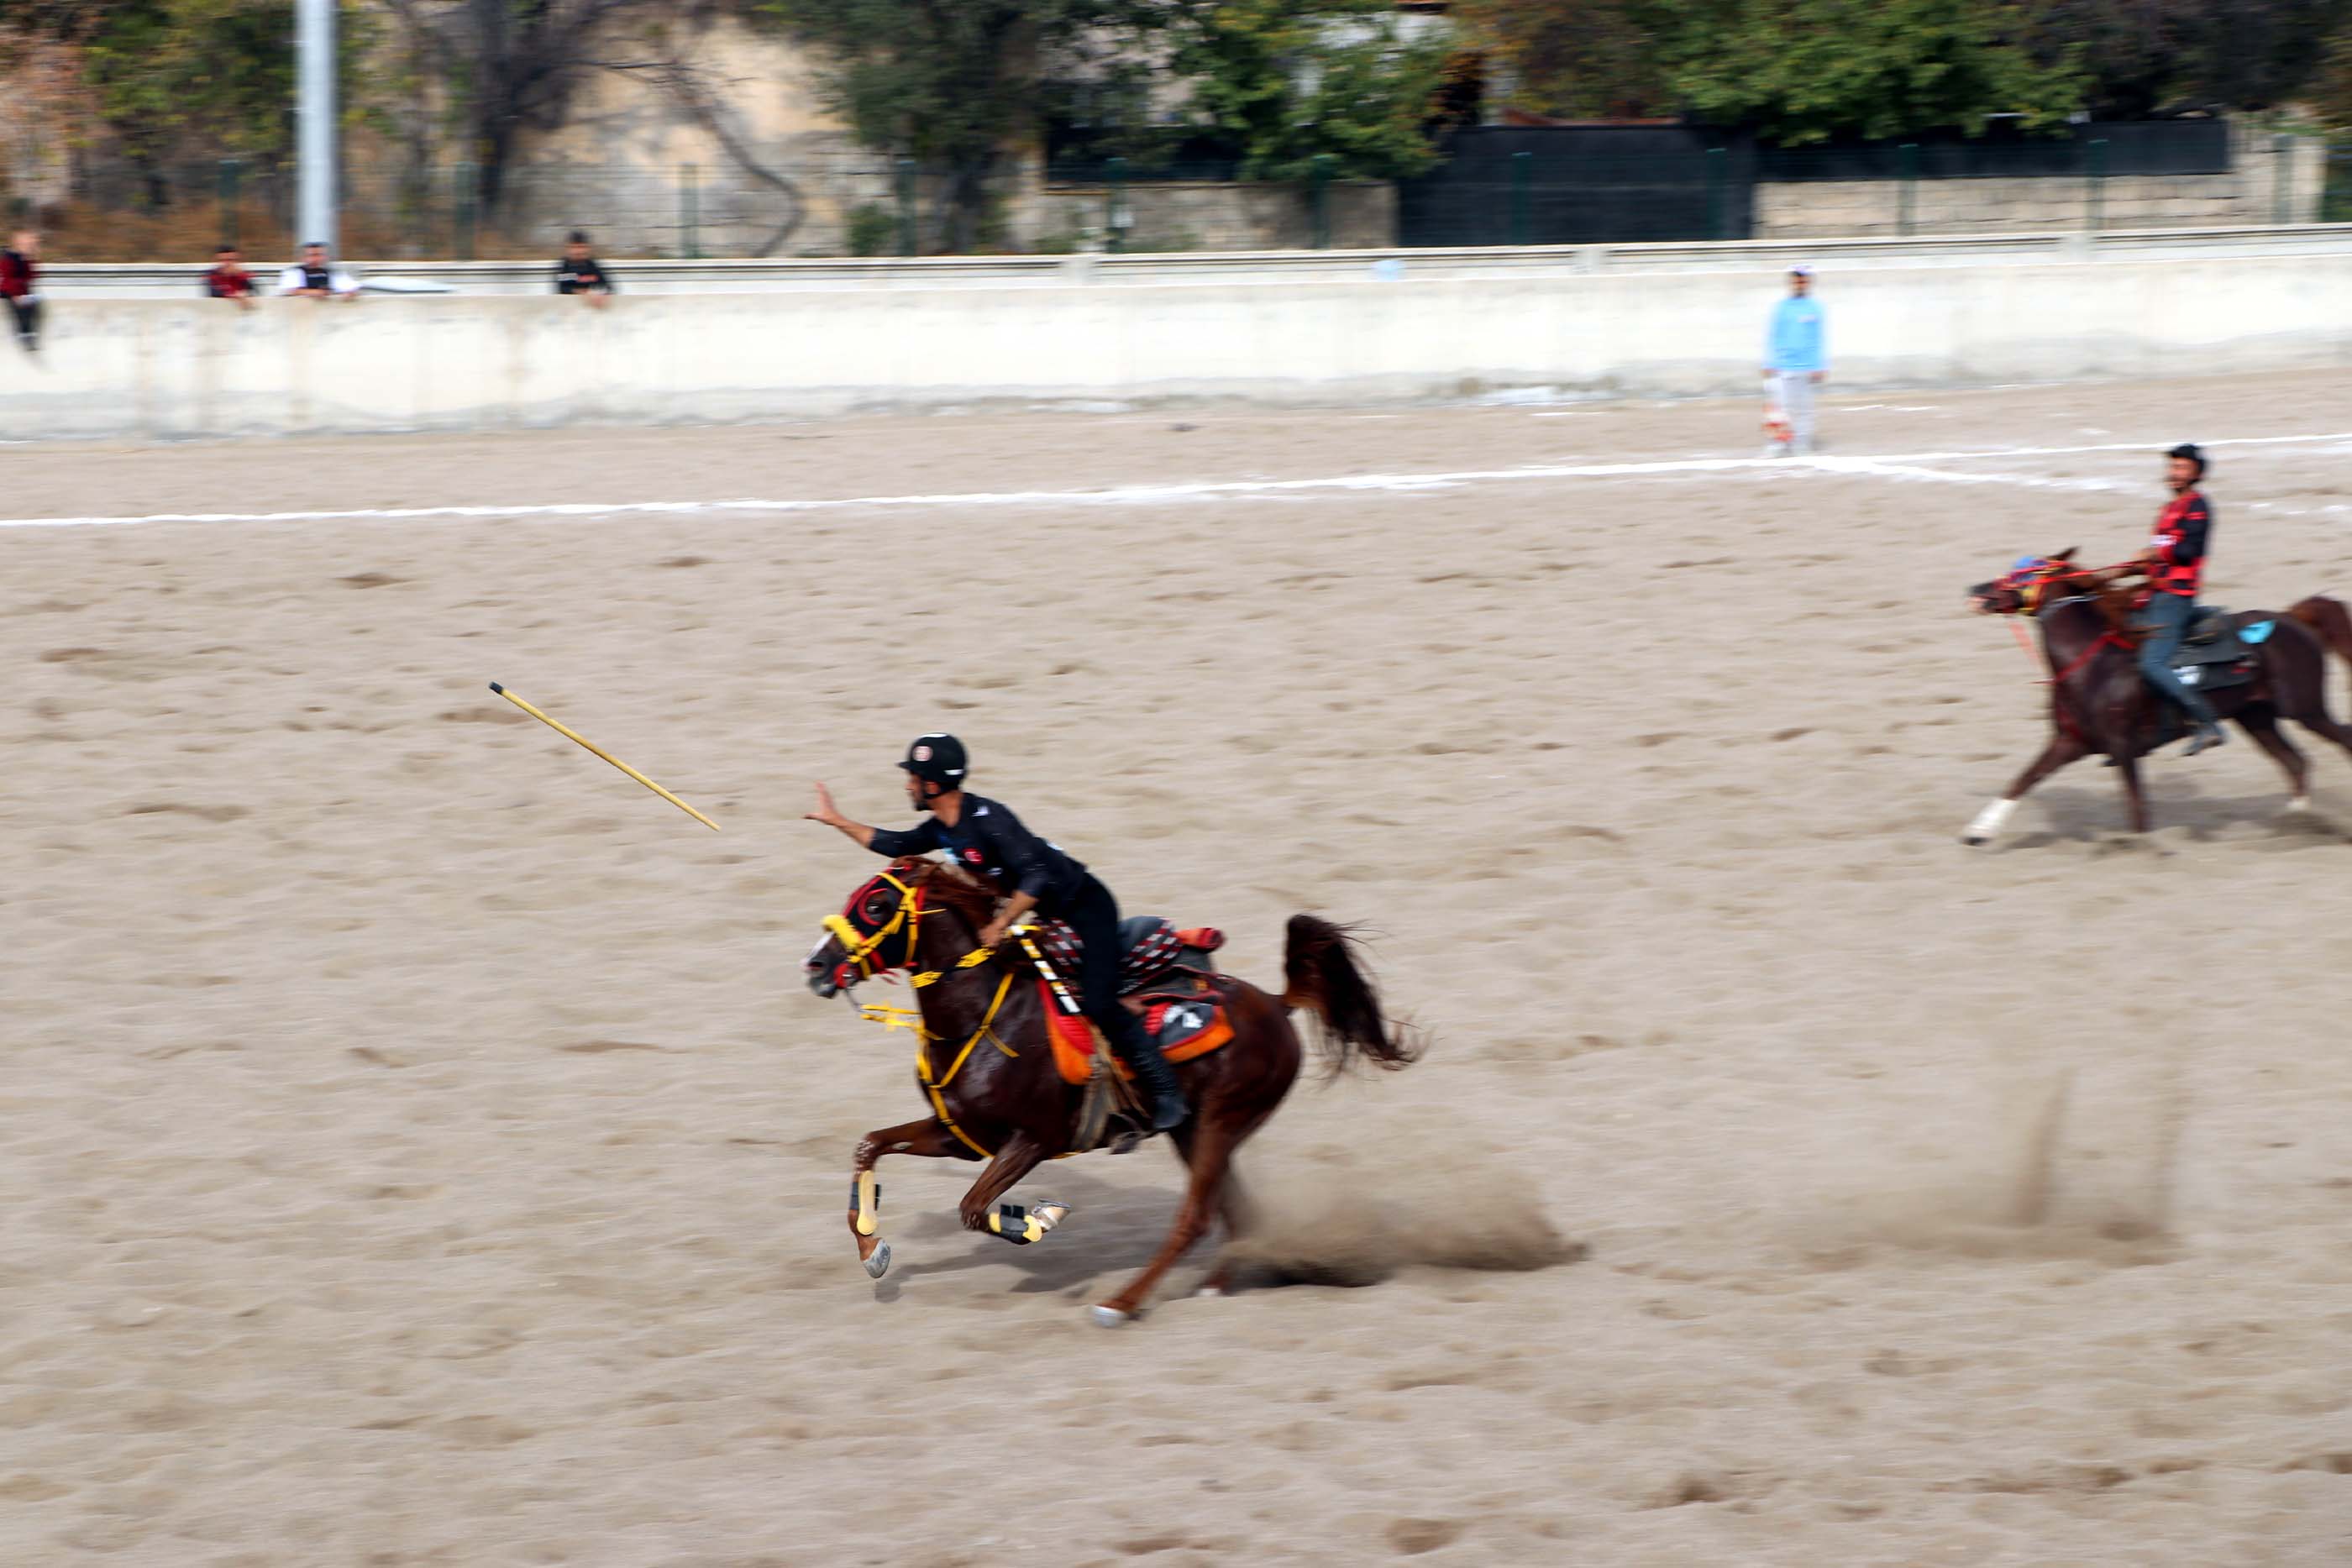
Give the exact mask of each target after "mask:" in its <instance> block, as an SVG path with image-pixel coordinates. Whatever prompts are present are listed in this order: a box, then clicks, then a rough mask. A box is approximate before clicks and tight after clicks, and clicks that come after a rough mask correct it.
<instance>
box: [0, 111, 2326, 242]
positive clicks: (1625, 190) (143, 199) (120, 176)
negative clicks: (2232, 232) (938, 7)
mask: <svg viewBox="0 0 2352 1568" xmlns="http://www.w3.org/2000/svg"><path fill="white" fill-rule="evenodd" d="M2080 129H2082V130H2084V131H2104V132H2108V134H2098V135H2090V134H2077V135H2074V136H2072V137H2069V138H2065V139H2059V140H2049V141H2032V140H2025V139H2016V138H2012V139H2010V140H2007V141H1981V142H1954V141H1944V142H1936V141H1920V142H1916V143H1915V142H1905V141H1898V142H1893V143H1886V144H1874V145H1867V146H1842V147H1820V148H1795V149H1783V148H1768V147H1759V146H1758V145H1756V144H1754V143H1752V142H1749V141H1744V140H1742V139H1739V138H1736V137H1718V136H1716V135H1714V134H1713V133H1709V132H1707V131H1701V130H1693V129H1689V128H1685V127H1670V128H1640V129H1633V130H1626V129H1619V128H1609V129H1606V130H1601V131H1586V130H1581V129H1575V128H1569V129H1563V130H1559V131H1555V130H1552V129H1549V128H1547V129H1526V130H1518V129H1511V130H1500V129H1497V130H1481V131H1472V132H1467V133H1464V134H1462V135H1460V136H1457V137H1456V138H1454V139H1453V140H1452V141H1451V142H1450V143H1449V146H1448V152H1449V154H1450V155H1449V157H1448V159H1447V160H1446V162H1444V163H1442V164H1441V165H1440V166H1438V167H1437V168H1436V169H1433V170H1432V171H1431V172H1429V173H1427V174H1425V175H1423V176H1421V177H1420V178H1417V179H1412V180H1406V181H1402V182H1398V183H1397V187H1396V199H1395V234H1394V243H1396V244H1399V245H1402V246H1545V245H1612V244H1616V245H1629V244H1651V243H1680V242H1691V241H1716V240H1746V239H1776V240H1777V239H1784V238H1788V239H1793V238H1801V237H1803V236H1806V235H1853V236H1864V237H1868V236H1883V237H1890V238H1894V237H1905V236H1912V235H1937V234H1967V233H1991V232H2001V231H2004V230H2005V231H2007V232H2031V233H2049V232H2053V231H2057V230H2062V229H2063V230H2075V231H2087V232H2098V231H2100V230H2103V229H2127V228H2168V227H2184V226H2195V225H2211V224H2229V223H2252V224H2264V225H2278V224H2289V223H2298V222H2307V221H2310V220H2311V219H2312V218H2314V217H2322V218H2325V219H2327V220H2330V221H2339V222H2342V221H2352V141H2347V142H2344V143H2339V144H2337V145H2336V146H2334V147H2332V148H2330V149H2328V150H2327V153H2326V160H2325V168H2326V180H2325V193H2324V196H2322V195H2320V194H2319V193H2317V191H2316V190H2315V186H2314V184H2313V171H2314V169H2315V162H2314V156H2315V147H2314V144H2313V143H2310V142H2308V141H2303V142H2299V143H2296V145H2298V146H2299V147H2300V148H2301V152H2300V154H2298V155H2296V156H2294V157H2290V156H2289V154H2288V152H2287V151H2286V150H2285V149H2286V148H2287V144H2288V142H2289V141H2290V140H2291V139H2289V138H2284V137H2276V138H2271V137H2254V138H2246V139H2242V144H2241V147H2240V152H2241V153H2242V152H2245V151H2246V150H2248V149H2251V150H2252V152H2254V153H2255V154H2258V155H2263V156H2269V157H2273V158H2276V159H2278V160H2280V162H2277V163H2274V164H2273V165H2272V166H2271V172H2272V173H2273V175H2275V173H2276V172H2277V171H2278V170H2280V169H2283V168H2285V167H2287V166H2288V165H2290V164H2293V165H2294V166H2296V167H2299V168H2300V169H2301V170H2302V171H2303V172H2302V173H2301V174H2300V175H2298V176H2297V179H2298V180H2300V181H2301V182H2302V184H2301V185H2300V187H2299V188H2297V189H2294V190H2291V189H2290V188H2289V185H2288V183H2286V182H2285V181H2283V180H2280V179H2277V178H2275V177H2273V178H2270V179H2268V180H2267V183H2266V182H2265V179H2264V177H2263V175H2262V173H2261V172H2256V173H2255V174H2254V175H2253V177H2252V178H2251V179H2240V180H2235V181H2233V180H2231V179H2229V178H2216V177H2215V176H2216V175H2226V173H2227V172H2229V170H2230V168H2231V157H2232V147H2231V137H2230V135H2229V128H2228V127H2227V126H2225V125H2222V124H2221V123H2220V122H2218V121H2201V122H2191V123H2190V124H2189V126H2188V127H2187V129H2183V128H2182V127H2180V126H2177V125H2174V126H2159V127H2155V128H2150V127H2135V126H2112V127H2108V126H2090V127H2084V128H2080ZM2156 131H2162V132H2163V134H2161V135H2158V134H2156V133H2155V132H2156ZM1236 172H1237V171H1236V169H1235V166H1234V164H1232V163H1231V162H1217V161H1202V160H1190V161H1174V160H1161V159H1150V160H1138V161H1136V162H1127V161H1125V160H1122V159H1119V158H1106V159H1077V158H1072V157H1064V158H1062V159H1060V160H1058V161H1055V162H1048V164H1047V165H1046V168H1045V174H1046V177H1047V184H1048V190H1049V193H1053V194H1055V195H1063V194H1065V193H1066V197H1067V199H1066V200H1063V201H1061V202H1059V204H1058V205H1057V208H1056V211H1057V221H1058V222H1060V223H1061V224H1062V225H1063V227H1064V228H1068V227H1069V226H1070V225H1071V224H1072V223H1073V222H1075V223H1076V228H1077V229H1078V230H1082V231H1084V233H1083V234H1082V235H1075V236H1074V235H1070V234H1063V235H1059V236H1058V239H1057V237H1056V236H1055V235H1043V234H1036V235H1022V236H1019V237H1022V238H1025V239H1027V240H1028V241H1029V242H1030V243H1031V244H1033V245H1034V246H1035V247H1036V248H1037V249H1039V250H1041V251H1052V250H1055V249H1066V248H1069V246H1070V245H1072V244H1080V243H1083V244H1086V245H1089V246H1091V245H1097V244H1098V245H1100V246H1103V247H1104V248H1108V249H1110V250H1113V251H1117V250H1120V249H1135V248H1139V246H1141V245H1142V244H1146V243H1150V242H1151V241H1153V240H1154V239H1155V237H1164V235H1165V233H1166V232H1167V231H1168V230H1169V228H1170V226H1171V225H1168V224H1167V223H1165V222H1162V223H1160V224H1159V225H1156V226H1155V225H1152V224H1150V223H1148V222H1146V223H1139V214H1142V215H1143V216H1144V217H1145V218H1149V217H1150V215H1151V214H1152V213H1153V212H1159V213H1162V214H1164V213H1166V212H1168V211H1171V210H1174V209H1175V205H1176V204H1178V202H1179V199H1180V198H1181V201H1193V200H1195V198H1196V197H1203V196H1204V193H1202V192H1201V191H1198V190H1194V189H1188V187H1206V186H1212V185H1217V184H1222V183H1229V182H1231V181H1233V180H1234V176H1235V174H1236ZM1998 182H2009V183H2008V184H2006V185H2001V186H1998V187H1996V184H1995V183H1998ZM2118 182H2128V183H2118ZM1338 184H1339V182H1338V180H1337V166H1336V164H1335V163H1334V162H1332V161H1330V160H1324V161H1320V162H1318V163H1316V164H1315V165H1313V166H1312V167H1311V168H1310V170H1309V172H1308V173H1307V178H1306V179H1305V180H1303V181H1301V182H1298V183H1297V184H1295V185H1293V186H1289V187H1285V188H1284V189H1285V190H1286V191H1287V192H1288V193H1290V198H1289V199H1295V202H1296V205H1294V206H1292V207H1289V208H1287V209H1286V211H1289V212H1291V213H1293V214H1297V213H1298V212H1302V211H1303V213H1304V214H1305V219H1304V222H1303V223H1300V222H1297V221H1295V220H1292V221H1289V222H1288V223H1287V226H1286V227H1285V228H1284V230H1283V234H1284V236H1285V237H1283V238H1282V239H1281V241H1280V242H1279V243H1280V245H1281V246H1299V247H1303V248H1326V247H1328V246H1332V245H1333V244H1335V243H1337V244H1340V245H1357V246H1362V245H1368V244H1375V243H1379V244H1385V243H1389V241H1388V239H1387V235H1386V221H1385V219H1384V218H1383V219H1382V220H1381V223H1380V224H1378V225H1372V226H1374V227H1377V228H1378V229H1379V231H1380V238H1379V239H1377V240H1374V239H1368V238H1364V237H1361V236H1362V235H1364V233H1365V232H1366V231H1367V225H1366V224H1365V223H1364V222H1363V221H1362V220H1361V218H1360V213H1361V211H1362V209H1361V208H1360V207H1351V208H1349V209H1348V211H1349V212H1350V213H1355V214H1359V216H1358V220H1357V221H1356V222H1355V223H1354V224H1353V225H1350V226H1347V227H1345V228H1344V231H1342V230H1341V229H1340V228H1339V227H1338V226H1335V223H1334V193H1335V187H1336V186H1337V185H1338ZM1147 186H1148V187H1150V190H1149V191H1146V190H1143V189H1140V188H1141V187H1147ZM2239 186H2244V187H2246V189H2247V190H2248V191H2250V192H2252V193H2253V194H2241V193H2237V188H2238V187H2239ZM828 189H829V190H831V191H832V192H833V193H834V194H835V208H834V209H829V210H828V212H827V214H826V215H825V216H824V219H823V221H822V222H814V221H811V222H808V223H805V224H803V225H801V226H799V227H795V226H794V225H795V223H796V222H798V221H799V220H800V219H802V218H803V217H805V215H806V213H805V208H804V207H803V205H802V204H801V200H800V198H799V197H797V196H796V195H794V194H793V193H789V192H785V191H781V190H777V189H771V188H767V187H763V186H762V185H761V184H760V183H757V182H756V181H753V180H750V179H747V177H746V176H744V175H743V174H742V173H740V172H738V171H735V170H733V169H727V170H719V169H701V168H697V167H696V166H694V165H691V164H684V165H678V166H675V167H672V168H667V169H663V168H646V167H643V166H635V167H629V166H624V167H605V166H603V165H563V164H531V165H525V166H520V167H516V168H513V169H509V170H507V171H504V172H502V173H501V174H500V176H499V177H498V178H497V179H491V178H489V177H487V176H486V175H485V173H484V172H483V171H482V170H480V169H478V168H475V167H472V166H467V165H458V166H455V167H442V168H435V169H426V170H421V171H404V170H401V169H398V168H381V169H379V168H359V169H352V170H350V171H348V172H347V175H346V178H345V180H344V182H343V187H342V191H341V196H342V203H341V235H340V236H339V237H340V248H341V250H342V251H343V252H344V253H345V254H348V255H353V256H361V255H364V256H372V257H380V258H385V259H414V258H427V257H451V258H457V259H461V260H467V259H481V260H509V259H524V258H531V259H544V258H549V257H551V256H554V255H555V254H556V253H557V252H558V251H559V250H560V249H561V248H562V243H563V240H564V237H565V235H567V234H568V233H570V232H571V231H572V229H575V228H578V229H583V230H586V231H587V232H588V233H589V234H590V235H591V236H592V238H593V241H594V243H595V244H596V246H597V247H598V249H599V250H600V252H602V253H604V254H607V255H610V256H615V257H619V258H630V257H645V258H664V259H669V258H677V259H694V258H698V257H701V256H726V255H733V256H776V255H803V256H808V255H851V256H912V255H915V254H917V253H918V252H919V251H920V250H927V249H929V248H931V242H935V241H936V237H937V235H938V228H937V225H936V223H935V222H934V221H931V218H932V216H934V215H935V214H932V209H933V208H934V207H935V206H936V202H935V199H934V198H935V196H936V186H935V185H933V184H930V183H927V182H926V181H925V180H924V179H923V178H922V176H921V172H920V171H919V169H918V168H917V166H916V165H915V163H914V162H913V161H912V160H906V159H901V160H899V161H898V162H897V164H896V165H895V166H892V165H882V166H878V167H877V166H874V165H867V166H866V168H865V169H864V170H863V171H862V172H858V173H857V174H856V182H855V183H850V182H848V181H846V180H845V179H836V180H833V181H831V182H830V183H829V185H828ZM1255 189H1258V190H1264V189H1265V187H1263V186H1259V187H1255ZM2263 192H2267V194H2263ZM1171 193H1174V194H1173V195H1171ZM860 197H862V198H863V199H859V198H860ZM293 205H294V179H293V174H292V171H291V169H290V168H286V167H278V166H272V165H268V164H262V163H251V162H237V161H235V160H224V161H217V162H204V163H198V164H186V165H177V166H170V167H162V168H154V169H147V170H134V169H131V168H128V167H118V168H113V169H108V170H103V171H99V172H95V173H93V174H91V175H90V176H89V177H86V178H84V179H81V180H79V181H78V182H77V183H76V186H75V189H74V192H73V194H72V196H71V198H70V199H69V200H67V201H64V202H61V203H56V204H42V205H39V206H38V207H34V206H32V204H31V202H30V199H29V198H28V197H25V196H21V195H16V194H14V193H10V192H9V191H7V190H6V189H5V188H0V212H5V213H6V214H8V215H9V216H10V217H11V218H23V217H28V216H29V217H32V218H34V219H35V220H36V221H37V222H39V223H40V224H41V225H42V226H44V227H45V228H46V229H47V231H48V233H49V246H50V254H51V255H52V256H55V257H58V258H60V259H63V258H67V257H70V258H73V259H76V260H85V261H101V262H102V261H171V260H184V259H194V258H198V257H202V256H205V255H207V254H208V253H209V252H210V251H211V249H212V248H213V246H215V245H218V244H222V243H229V244H235V245H238V246H241V247H242V248H244V249H245V250H247V252H248V253H250V254H252V255H254V256H259V257H275V256H286V255H289V254H291V252H292V250H293V247H294V246H296V245H297V244H298V243H299V241H301V240H303V239H305V238H307V237H309V236H306V235H297V234H295V233H294V232H293V229H292V213H293ZM2315 205H2316V206H2317V208H2318V210H2317V211H2316V212H2315V211H2314V210H2313V208H2314V207H2315ZM2256 208H2259V209H2260V210H2255V209H2256ZM1147 209H1148V210H1147ZM1335 234H1337V235H1339V237H1337V238H1336V239H1335ZM787 236H789V243H787ZM1350 236H1355V237H1350ZM987 248H991V249H1005V250H1009V249H1013V248H1015V247H1014V246H1011V245H1010V244H1006V245H1003V246H990V247H987ZM1229 248H1249V247H1229Z"/></svg>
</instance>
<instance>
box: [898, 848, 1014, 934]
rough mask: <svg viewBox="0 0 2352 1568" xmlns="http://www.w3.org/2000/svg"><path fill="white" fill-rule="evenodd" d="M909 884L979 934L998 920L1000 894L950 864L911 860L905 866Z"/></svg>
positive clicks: (960, 868)
mask: <svg viewBox="0 0 2352 1568" xmlns="http://www.w3.org/2000/svg"><path fill="white" fill-rule="evenodd" d="M901 863H902V864H903V865H904V866H905V868H906V869H905V873H904V874H905V875H906V877H907V880H908V882H910V883H913V884H914V885H915V886H917V887H919V888H921V889H922V890H923V891H924V892H925V893H927V894H929V895H930V902H931V903H932V904H934V905H936V906H937V907H939V908H942V909H952V910H954V911H955V912H956V913H957V914H958V915H962V916H963V917H964V919H965V920H967V921H969V922H970V923H971V928H972V929H973V930H974V931H978V930H979V929H980V928H981V927H982V926H983V925H987V924H988V923H989V922H990V921H991V920H992V919H994V918H995V917H996V898H997V894H996V890H995V889H994V888H992V887H990V886H989V885H988V884H987V883H983V882H982V881H981V880H980V879H979V878H978V877H976V876H973V875H972V874H971V873H969V872H967V871H965V870H964V869H963V868H962V867H961V866H960V865H955V864H952V863H950V862H947V861H935V860H911V861H906V862H901Z"/></svg>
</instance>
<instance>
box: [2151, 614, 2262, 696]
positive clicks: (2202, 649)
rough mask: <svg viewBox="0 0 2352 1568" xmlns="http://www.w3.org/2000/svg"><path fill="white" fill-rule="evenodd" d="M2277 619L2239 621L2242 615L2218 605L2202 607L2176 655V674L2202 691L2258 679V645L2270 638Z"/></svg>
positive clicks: (2185, 682)
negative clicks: (2256, 646)
mask: <svg viewBox="0 0 2352 1568" xmlns="http://www.w3.org/2000/svg"><path fill="white" fill-rule="evenodd" d="M2277 624H2278V623H2277V622H2275V621H2269V620H2263V621H2256V622H2252V623H2250V624H2248V625H2244V626H2241V625H2239V624H2238V617H2236V616H2235V615H2232V614H2231V613H2230V612H2228V611H2227V610H2223V609H2221V608H2220V607H2219V606H2217V605H2204V606H2200V608H2199V610H2198V612H2197V617H2196V619H2195V620H2193V621H2191V622H2189V634H2188V635H2187V636H2186V637H2185V638H2183V639H2182V640H2181V643H2180V646H2179V649H2177V650H2176V651H2175V652H2174V653H2173V655H2172V668H2173V673H2174V674H2178V675H2179V677H2180V679H2181V682H2182V684H2183V685H2189V686H2193V687H2195V688H2196V689H2197V690H2199V691H2200V692H2210V691H2221V690H2224V689H2226V688H2228V687H2231V686H2242V685H2246V684H2247V683H2248V682H2250V681H2252V679H2253V678H2254V675H2255V673H2256V670H2255V666H2256V663H2257V659H2258V655H2257V654H2256V653H2255V652H2254V644H2256V643H2261V642H2263V641H2264V640H2265V639H2267V638H2268V637H2269V636H2270V634H2271V631H2272V629H2273V627H2274V626H2276V625H2277Z"/></svg>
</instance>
